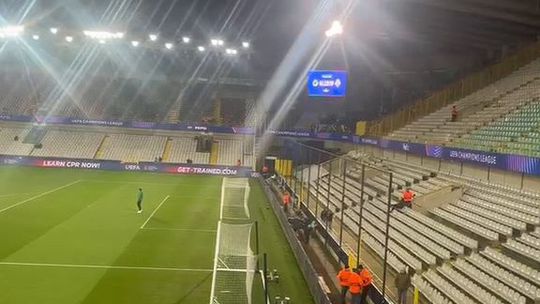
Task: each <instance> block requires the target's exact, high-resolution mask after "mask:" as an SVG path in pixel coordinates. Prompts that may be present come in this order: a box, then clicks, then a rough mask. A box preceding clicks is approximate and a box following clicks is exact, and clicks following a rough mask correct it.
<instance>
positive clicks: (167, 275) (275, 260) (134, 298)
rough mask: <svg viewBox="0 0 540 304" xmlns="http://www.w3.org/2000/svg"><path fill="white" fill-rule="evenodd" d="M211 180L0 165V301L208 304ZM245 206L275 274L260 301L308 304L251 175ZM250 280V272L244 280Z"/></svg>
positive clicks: (214, 202) (215, 202)
mask: <svg viewBox="0 0 540 304" xmlns="http://www.w3.org/2000/svg"><path fill="white" fill-rule="evenodd" d="M221 183H222V178H220V177H210V176H175V175H167V174H152V173H131V172H107V171H82V170H69V169H39V168H28V167H0V291H1V292H0V303H9V304H15V303H25V304H26V303H40V304H49V303H50V304H53V303H54V304H71V303H133V304H137V303H141V304H142V303H145V304H151V303H160V304H166V303H171V304H172V303H190V304H191V303H193V304H195V303H196V304H201V303H209V300H210V292H211V285H212V270H213V266H214V261H213V259H214V250H215V242H216V229H217V222H218V219H219V210H220V197H221ZM139 187H140V188H142V189H143V190H144V212H143V213H142V214H137V212H136V211H137V208H136V195H137V189H138V188H139ZM249 209H250V212H251V215H252V218H253V219H254V220H256V221H258V223H259V237H260V252H266V253H267V254H268V260H269V268H270V269H274V268H276V269H278V270H279V272H280V283H279V284H276V283H270V285H269V287H270V297H271V298H272V297H273V296H275V295H281V296H285V295H286V296H290V297H291V299H292V303H302V304H309V303H313V301H312V298H311V296H310V294H309V291H308V288H307V285H306V284H305V281H304V279H303V277H302V274H301V272H300V270H299V269H298V266H297V264H296V261H295V259H294V256H293V254H292V252H291V250H290V248H289V246H288V244H287V241H286V239H285V237H284V235H283V233H282V231H281V229H280V227H279V223H278V222H277V219H276V218H275V217H274V215H273V213H272V210H271V209H269V208H267V199H266V197H265V195H264V193H263V190H262V189H261V187H260V186H259V185H258V183H257V182H255V181H253V182H251V191H250V197H249ZM260 281H261V278H260V277H259V276H256V277H255V284H254V285H257V284H259V286H260V284H261V283H260ZM254 289H256V288H254ZM254 293H255V292H254ZM256 293H257V294H258V292H256ZM256 298H257V299H254V300H253V303H262V302H263V300H264V298H263V297H260V296H259V295H257V296H256Z"/></svg>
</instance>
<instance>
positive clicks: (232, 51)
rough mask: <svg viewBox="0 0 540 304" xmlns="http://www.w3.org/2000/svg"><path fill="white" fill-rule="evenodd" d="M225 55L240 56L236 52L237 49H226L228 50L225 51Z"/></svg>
mask: <svg viewBox="0 0 540 304" xmlns="http://www.w3.org/2000/svg"><path fill="white" fill-rule="evenodd" d="M225 53H226V54H227V55H236V54H238V51H237V50H235V49H226V50H225Z"/></svg>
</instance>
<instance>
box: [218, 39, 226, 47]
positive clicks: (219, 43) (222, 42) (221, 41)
mask: <svg viewBox="0 0 540 304" xmlns="http://www.w3.org/2000/svg"><path fill="white" fill-rule="evenodd" d="M217 44H218V45H219V46H223V45H224V44H225V42H224V41H223V40H221V39H219V40H218V41H217Z"/></svg>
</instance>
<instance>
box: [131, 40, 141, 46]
mask: <svg viewBox="0 0 540 304" xmlns="http://www.w3.org/2000/svg"><path fill="white" fill-rule="evenodd" d="M131 45H132V46H133V47H138V46H139V41H135V40H133V41H131Z"/></svg>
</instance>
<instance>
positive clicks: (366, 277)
mask: <svg viewBox="0 0 540 304" xmlns="http://www.w3.org/2000/svg"><path fill="white" fill-rule="evenodd" d="M358 270H359V275H360V277H361V278H362V295H361V296H360V303H362V304H365V303H367V302H366V298H367V295H368V292H369V289H370V288H371V284H372V283H373V276H372V275H371V272H369V269H367V268H365V267H364V266H363V265H359V266H358Z"/></svg>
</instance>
